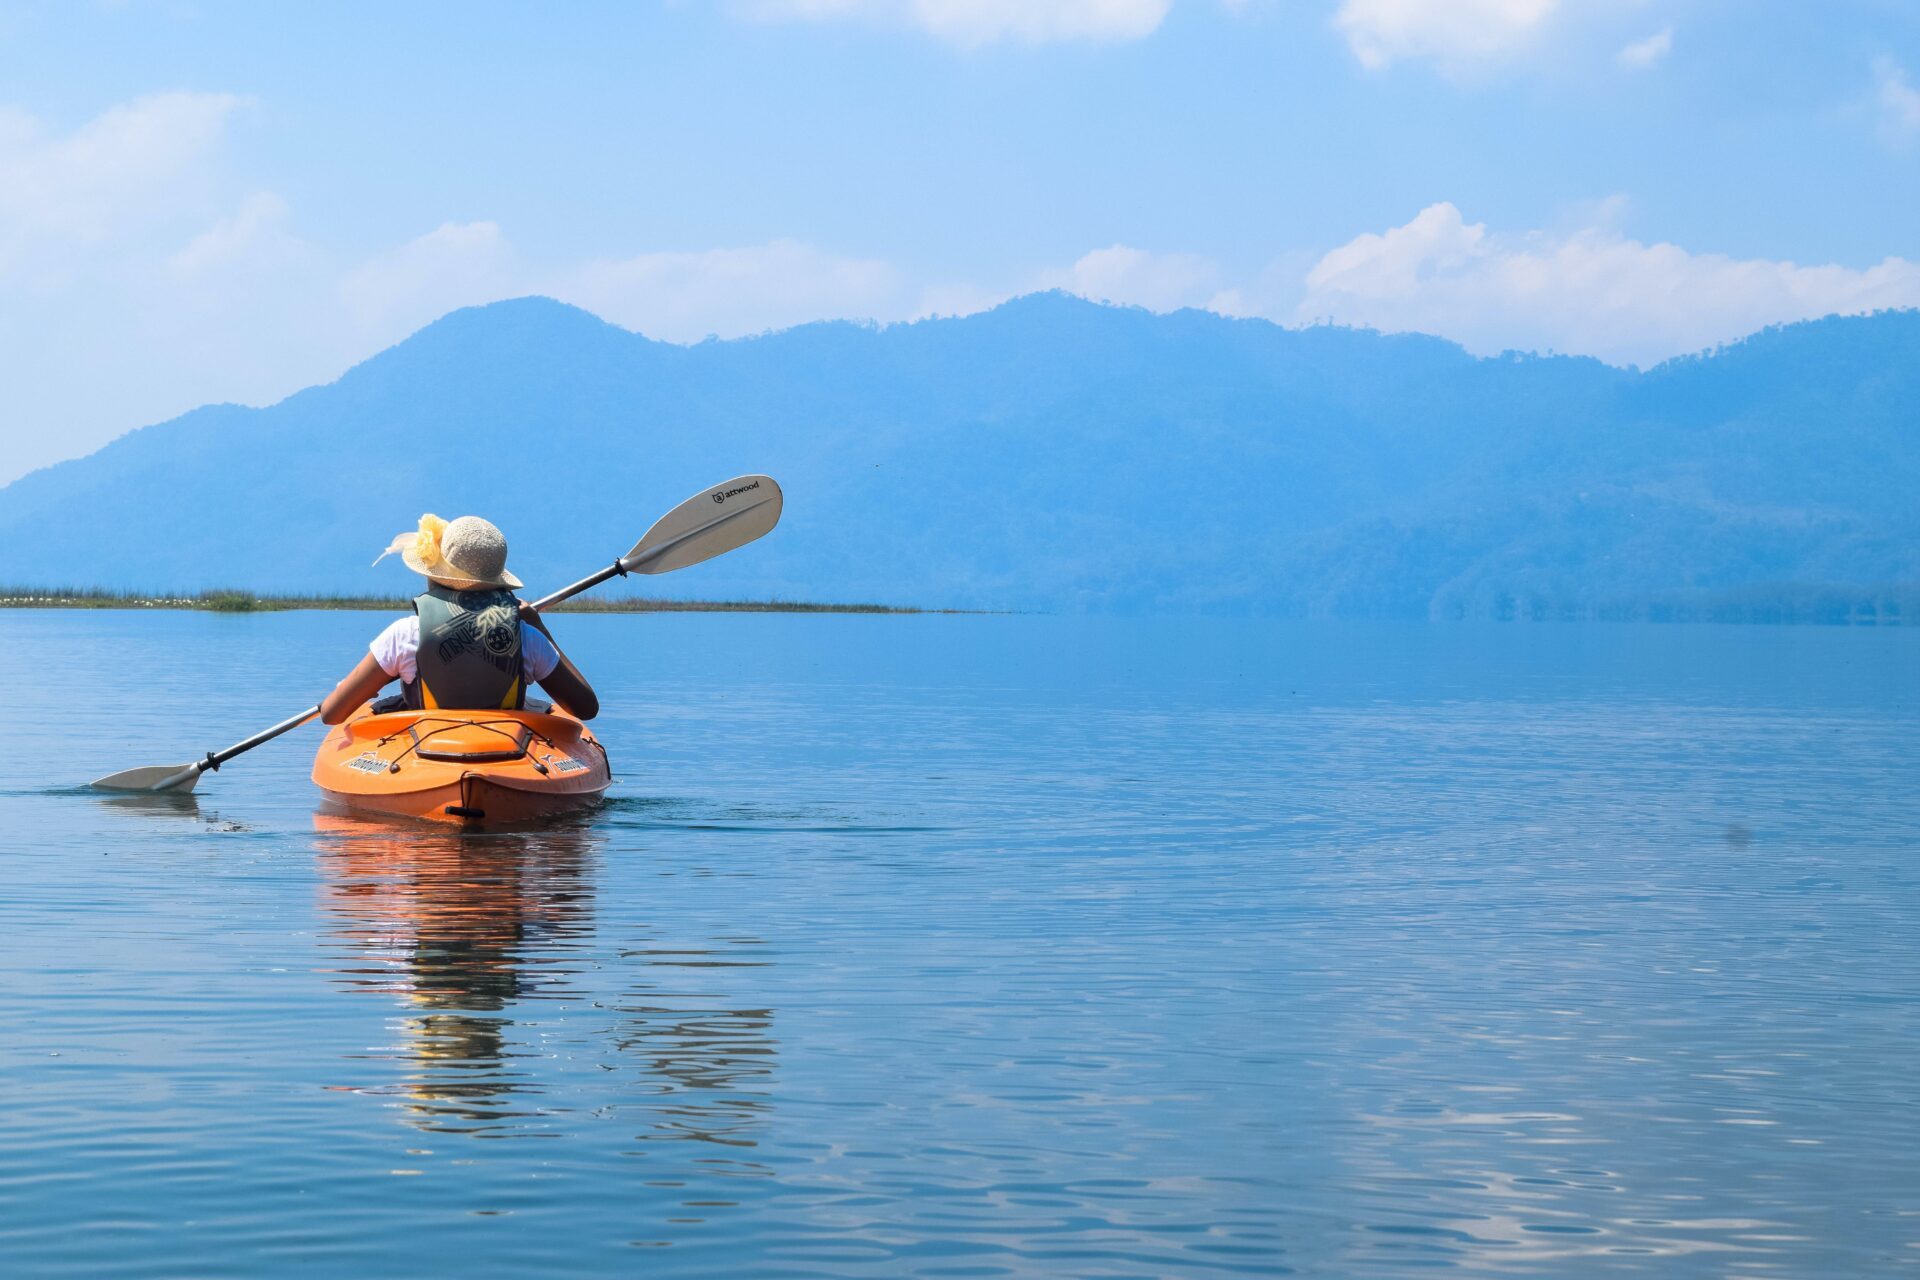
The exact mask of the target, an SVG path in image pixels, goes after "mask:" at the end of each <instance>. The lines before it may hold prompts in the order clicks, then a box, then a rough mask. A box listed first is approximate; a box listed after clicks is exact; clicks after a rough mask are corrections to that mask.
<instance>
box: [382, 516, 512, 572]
mask: <svg viewBox="0 0 1920 1280" xmlns="http://www.w3.org/2000/svg"><path fill="white" fill-rule="evenodd" d="M396 552H398V553H399V556H400V559H401V560H403V561H405V562H406V566H407V568H409V569H411V570H413V571H414V572H415V573H423V574H425V575H426V576H427V577H429V578H431V579H433V580H434V581H435V582H438V583H442V584H443V585H445V586H449V587H455V588H473V587H507V588H509V589H512V588H516V587H519V586H521V585H523V584H522V583H521V581H520V579H518V578H516V577H514V576H513V575H512V574H510V573H508V572H507V535H506V534H504V533H501V532H500V530H499V529H498V528H497V527H496V526H495V525H494V523H493V522H492V521H490V520H482V519H481V518H480V517H479V516H461V517H460V518H459V519H458V520H442V519H441V518H440V517H439V516H434V515H426V516H421V517H420V528H419V530H418V531H417V532H414V533H403V534H401V535H399V536H398V537H396V538H395V539H394V540H393V541H392V542H391V543H389V544H388V546H387V549H386V550H385V551H382V552H381V553H380V556H379V559H376V560H375V561H374V563H375V564H379V563H380V561H381V560H385V559H386V558H387V557H388V556H390V555H393V554H394V553H396Z"/></svg>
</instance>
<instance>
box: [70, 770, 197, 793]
mask: <svg viewBox="0 0 1920 1280" xmlns="http://www.w3.org/2000/svg"><path fill="white" fill-rule="evenodd" d="M201 772H202V770H201V769H200V768H199V767H197V765H191V764H150V765H147V766H145V767H144V768H140V769H123V770H121V771H120V772H119V773H110V774H108V775H107V776H106V777H104V778H96V779H94V782H93V785H94V786H96V787H98V788H99V789H100V790H102V791H191V790H193V786H194V784H195V783H196V782H198V781H200V774H201Z"/></svg>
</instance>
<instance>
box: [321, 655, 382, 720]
mask: <svg viewBox="0 0 1920 1280" xmlns="http://www.w3.org/2000/svg"><path fill="white" fill-rule="evenodd" d="M391 679H393V677H392V676H390V675H388V674H387V673H386V672H384V671H382V670H381V669H380V664H379V662H378V661H376V660H375V659H374V656H373V655H372V654H368V655H367V656H366V657H364V658H362V659H360V665H359V666H357V667H355V668H354V669H353V670H352V671H349V672H348V673H347V678H346V679H345V680H342V681H341V682H340V683H339V684H337V685H335V686H333V692H332V693H330V694H328V695H327V696H326V697H324V698H322V699H321V700H320V719H321V721H322V722H323V723H326V724H339V723H340V722H341V721H342V720H345V719H346V718H347V717H348V716H350V715H352V714H353V709H354V708H355V707H357V706H359V705H360V704H361V703H363V702H365V701H366V700H367V699H368V698H371V697H372V696H373V695H374V694H376V693H378V692H380V690H381V689H382V688H384V687H385V686H386V683H387V681H389V680H391Z"/></svg>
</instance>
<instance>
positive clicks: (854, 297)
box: [541, 240, 911, 342]
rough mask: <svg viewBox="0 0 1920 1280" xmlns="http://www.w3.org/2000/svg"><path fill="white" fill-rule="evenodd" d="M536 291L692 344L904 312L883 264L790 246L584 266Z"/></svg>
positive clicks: (898, 284) (646, 256)
mask: <svg viewBox="0 0 1920 1280" xmlns="http://www.w3.org/2000/svg"><path fill="white" fill-rule="evenodd" d="M541 286H542V287H541V291H542V292H548V293H552V294H553V295H554V296H555V297H557V298H560V299H562V300H563V301H567V302H572V303H574V304H575V305H577V306H581V307H585V308H586V309H587V310H589V311H592V312H594V313H595V314H596V315H600V316H603V317H605V318H606V319H608V320H611V321H613V322H614V323H615V324H618V325H623V326H625V327H626V328H629V329H635V330H638V331H639V332H641V333H645V334H646V335H647V336H649V337H654V338H664V339H667V340H669V341H679V342H693V341H698V340H699V339H701V338H703V337H705V336H706V335H708V334H718V335H719V336H721V337H736V336H738V335H740V334H746V333H758V332H760V331H761V330H764V329H770V328H785V327H788V326H791V325H796V324H802V323H804V322H806V321H808V320H818V319H822V318H825V317H856V318H862V319H866V318H876V317H877V318H894V317H897V316H900V315H903V314H906V313H907V312H908V311H910V310H911V307H910V305H909V303H908V302H907V301H906V296H905V293H904V286H903V282H902V281H901V278H900V276H899V274H898V273H897V272H896V271H895V270H894V269H893V268H892V267H891V266H889V265H888V264H886V263H884V262H880V261H877V260H875V259H871V258H848V257H840V256H837V255H834V254H831V253H828V252H826V251H824V250H821V249H819V248H816V247H814V246H813V245H810V244H804V243H802V242H800V241H797V240H776V241H774V242H773V243H771V244H764V245H754V246H750V247H746V248H732V249H709V250H704V251H700V252H694V253H643V254H639V255H636V256H634V257H631V258H619V259H609V260H601V261H597V262H589V263H586V264H585V265H583V266H580V267H578V268H574V269H571V270H568V271H564V272H562V273H560V274H559V275H558V276H556V277H554V278H553V279H551V280H547V281H543V282H541Z"/></svg>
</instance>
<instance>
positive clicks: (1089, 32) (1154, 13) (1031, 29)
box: [742, 0, 1172, 48]
mask: <svg viewBox="0 0 1920 1280" xmlns="http://www.w3.org/2000/svg"><path fill="white" fill-rule="evenodd" d="M1171 7H1172V0H745V3H744V4H743V5H742V12H744V13H746V14H748V15H749V16H751V17H755V18H760V19H763V20H797V21H805V22H825V21H832V20H836V19H845V18H865V19H870V20H875V21H881V22H903V23H910V24H912V25H915V26H919V27H921V28H922V29H924V30H926V31H928V32H930V33H932V34H933V35H935V36H938V37H939V38H941V39H943V40H947V41H951V42H952V43H954V44H957V45H960V46H962V47H965V48H973V47H977V46H980V45H985V44H991V43H994V42H995V41H999V40H1013V41H1018V42H1021V43H1025V44H1045V43H1049V42H1052V41H1058V40H1138V39H1140V38H1141V37H1143V36H1147V35H1151V34H1152V33H1153V32H1154V31H1155V30H1156V29H1158V27H1159V26H1160V23H1161V21H1162V20H1163V19H1165V17H1166V16H1167V10H1168V9H1169V8H1171Z"/></svg>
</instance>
